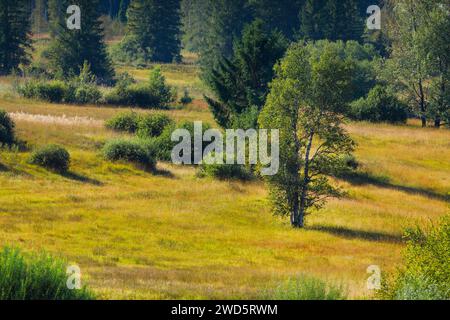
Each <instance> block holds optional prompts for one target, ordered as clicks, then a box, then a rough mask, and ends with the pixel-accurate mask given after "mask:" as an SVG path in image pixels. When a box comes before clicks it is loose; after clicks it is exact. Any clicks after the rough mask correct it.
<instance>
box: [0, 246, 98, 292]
mask: <svg viewBox="0 0 450 320" xmlns="http://www.w3.org/2000/svg"><path fill="white" fill-rule="evenodd" d="M67 279H68V276H67V274H66V264H65V262H64V261H62V260H60V259H55V258H54V257H51V256H49V255H47V254H40V255H27V256H25V255H24V254H22V253H21V252H20V251H19V250H18V249H11V248H3V249H2V251H0V300H91V299H94V298H95V296H94V294H93V293H92V292H91V291H89V290H88V289H87V288H86V287H83V288H82V289H80V290H77V289H74V290H70V289H69V288H68V287H67Z"/></svg>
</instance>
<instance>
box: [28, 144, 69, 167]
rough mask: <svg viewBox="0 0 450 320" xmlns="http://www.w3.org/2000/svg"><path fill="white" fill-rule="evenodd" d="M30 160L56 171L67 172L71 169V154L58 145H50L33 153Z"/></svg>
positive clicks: (32, 162)
mask: <svg viewBox="0 0 450 320" xmlns="http://www.w3.org/2000/svg"><path fill="white" fill-rule="evenodd" d="M29 162H30V163H31V164H34V165H38V166H41V167H44V168H47V169H50V170H54V171H56V172H60V173H65V172H67V171H68V170H69V165H70V154H69V152H67V150H66V149H64V148H63V147H60V146H58V145H53V144H52V145H48V146H45V147H43V148H40V149H38V150H36V151H35V152H33V153H32V154H31V157H30V159H29Z"/></svg>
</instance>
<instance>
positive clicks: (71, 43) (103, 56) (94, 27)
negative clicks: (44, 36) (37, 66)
mask: <svg viewBox="0 0 450 320" xmlns="http://www.w3.org/2000/svg"><path fill="white" fill-rule="evenodd" d="M56 1H58V0H56ZM60 1H61V2H60V3H59V5H60V6H61V9H60V10H63V11H62V12H64V13H65V12H66V10H67V7H68V6H69V5H77V6H79V7H80V10H81V29H79V30H78V29H74V30H69V29H68V28H67V25H66V19H60V18H59V17H61V16H64V15H63V14H62V12H61V11H55V12H54V14H53V15H52V17H53V18H54V19H57V21H52V24H53V25H54V26H55V29H54V35H53V39H52V43H51V45H50V48H49V50H48V53H47V56H48V58H49V61H50V67H51V69H52V71H53V72H55V73H56V74H57V75H60V76H62V77H65V78H68V77H71V76H76V75H79V73H80V71H81V69H82V67H83V65H84V64H85V62H87V63H88V64H89V65H90V68H91V72H92V73H93V75H95V76H96V77H97V79H98V81H99V82H101V83H109V82H110V81H111V80H112V78H113V76H114V70H113V68H112V65H111V62H110V60H109V57H108V54H107V51H106V46H105V43H104V40H103V29H102V26H101V22H100V20H99V18H100V13H99V11H98V10H97V9H98V0H70V1H68V0H60ZM64 17H65V16H64ZM67 17H68V15H67Z"/></svg>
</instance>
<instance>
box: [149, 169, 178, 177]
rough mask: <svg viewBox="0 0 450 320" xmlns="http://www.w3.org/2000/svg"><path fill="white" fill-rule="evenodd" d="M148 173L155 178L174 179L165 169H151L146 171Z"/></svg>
mask: <svg viewBox="0 0 450 320" xmlns="http://www.w3.org/2000/svg"><path fill="white" fill-rule="evenodd" d="M148 172H150V173H151V174H153V175H155V176H159V177H164V178H170V179H175V175H174V174H173V173H172V172H170V171H169V170H165V169H151V170H148Z"/></svg>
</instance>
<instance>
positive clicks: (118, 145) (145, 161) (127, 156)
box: [103, 139, 156, 169]
mask: <svg viewBox="0 0 450 320" xmlns="http://www.w3.org/2000/svg"><path fill="white" fill-rule="evenodd" d="M103 155H104V157H105V159H106V160H109V161H127V162H132V163H135V164H139V165H142V166H144V168H146V169H154V168H155V166H156V161H155V160H154V155H153V154H150V152H149V151H148V149H146V148H144V146H143V145H142V144H141V143H140V141H138V140H124V139H118V140H112V141H109V142H108V143H107V144H106V145H105V146H104V148H103Z"/></svg>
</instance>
